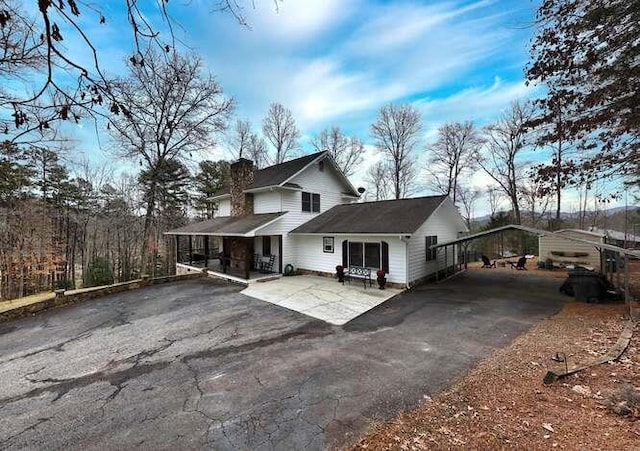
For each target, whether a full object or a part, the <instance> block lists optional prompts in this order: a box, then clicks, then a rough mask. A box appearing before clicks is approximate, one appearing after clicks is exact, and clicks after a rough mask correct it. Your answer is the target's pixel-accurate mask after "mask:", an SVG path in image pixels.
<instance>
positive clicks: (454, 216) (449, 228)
mask: <svg viewBox="0 0 640 451" xmlns="http://www.w3.org/2000/svg"><path fill="white" fill-rule="evenodd" d="M464 231H466V227H465V225H464V221H463V219H462V216H460V213H459V212H458V210H457V209H456V207H455V206H454V205H453V203H452V202H451V201H450V200H448V199H445V200H444V201H443V202H442V204H440V206H439V207H438V208H437V209H436V210H435V211H434V212H433V214H432V215H431V216H430V217H429V218H428V219H427V220H426V221H425V222H424V224H422V225H421V226H420V227H419V228H418V230H416V231H415V233H414V234H413V235H412V236H411V238H410V239H409V241H408V244H407V249H408V261H409V283H411V282H413V281H415V280H418V279H421V278H423V277H426V276H428V275H430V274H434V273H435V272H436V268H440V269H444V268H445V267H446V266H451V265H453V264H455V263H456V262H457V255H455V253H454V251H453V247H452V246H449V248H448V249H447V256H446V257H447V260H446V262H445V251H444V249H439V250H438V254H437V260H432V261H427V258H426V255H427V247H426V238H425V237H427V236H437V241H438V243H444V242H445V241H449V240H454V239H456V238H458V234H459V233H460V232H464ZM456 253H457V250H456ZM436 263H437V264H436Z"/></svg>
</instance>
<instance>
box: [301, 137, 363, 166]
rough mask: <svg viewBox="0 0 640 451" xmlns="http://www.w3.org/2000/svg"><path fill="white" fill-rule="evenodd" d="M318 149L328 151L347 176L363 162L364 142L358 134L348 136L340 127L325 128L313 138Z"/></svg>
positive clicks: (312, 143)
mask: <svg viewBox="0 0 640 451" xmlns="http://www.w3.org/2000/svg"><path fill="white" fill-rule="evenodd" d="M311 145H312V146H313V147H314V148H315V149H316V150H317V151H318V152H323V151H328V152H329V153H330V154H331V156H332V157H333V159H334V160H335V162H336V163H337V164H338V167H339V168H340V169H341V170H342V172H344V174H345V175H346V176H350V175H353V173H354V172H355V170H356V168H357V167H358V165H360V163H362V155H363V154H364V144H363V143H362V141H360V139H359V138H358V137H357V136H351V137H348V136H346V135H345V134H344V133H343V132H342V130H341V129H340V127H336V126H334V127H331V128H330V129H329V128H325V129H324V130H322V131H321V132H320V134H319V135H318V136H316V137H315V138H313V139H312V140H311Z"/></svg>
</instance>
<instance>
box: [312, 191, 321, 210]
mask: <svg viewBox="0 0 640 451" xmlns="http://www.w3.org/2000/svg"><path fill="white" fill-rule="evenodd" d="M312 199H313V202H312V204H313V205H312V207H311V211H313V212H314V213H320V194H313V195H312Z"/></svg>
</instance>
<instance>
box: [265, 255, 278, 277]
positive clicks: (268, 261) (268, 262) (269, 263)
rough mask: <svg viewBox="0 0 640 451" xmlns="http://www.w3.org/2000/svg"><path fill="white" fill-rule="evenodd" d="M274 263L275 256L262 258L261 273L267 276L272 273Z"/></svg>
mask: <svg viewBox="0 0 640 451" xmlns="http://www.w3.org/2000/svg"><path fill="white" fill-rule="evenodd" d="M275 261H276V256H275V255H265V256H264V257H262V272H263V273H264V274H268V273H270V272H273V264H274V263H275Z"/></svg>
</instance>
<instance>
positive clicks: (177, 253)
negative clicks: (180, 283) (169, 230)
mask: <svg viewBox="0 0 640 451" xmlns="http://www.w3.org/2000/svg"><path fill="white" fill-rule="evenodd" d="M174 236H175V237H176V263H181V262H180V235H174Z"/></svg>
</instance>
